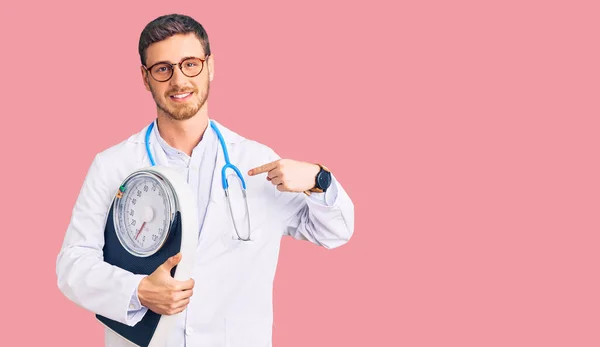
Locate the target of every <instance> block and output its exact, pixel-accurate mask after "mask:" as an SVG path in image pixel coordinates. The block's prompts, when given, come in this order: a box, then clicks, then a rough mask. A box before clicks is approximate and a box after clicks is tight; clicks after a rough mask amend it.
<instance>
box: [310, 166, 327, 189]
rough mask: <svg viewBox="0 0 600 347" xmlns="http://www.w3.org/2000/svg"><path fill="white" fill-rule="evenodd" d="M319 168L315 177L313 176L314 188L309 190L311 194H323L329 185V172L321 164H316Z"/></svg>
mask: <svg viewBox="0 0 600 347" xmlns="http://www.w3.org/2000/svg"><path fill="white" fill-rule="evenodd" d="M317 165H319V167H320V168H321V170H319V173H317V176H315V186H314V187H313V188H312V189H310V191H311V192H315V193H323V192H326V191H327V189H328V188H329V186H330V185H331V171H329V169H327V168H326V167H325V166H323V165H321V164H317Z"/></svg>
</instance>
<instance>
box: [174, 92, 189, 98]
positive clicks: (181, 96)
mask: <svg viewBox="0 0 600 347" xmlns="http://www.w3.org/2000/svg"><path fill="white" fill-rule="evenodd" d="M190 94H191V93H186V94H179V95H173V97H174V98H176V99H182V98H185V97H186V96H188V95H190Z"/></svg>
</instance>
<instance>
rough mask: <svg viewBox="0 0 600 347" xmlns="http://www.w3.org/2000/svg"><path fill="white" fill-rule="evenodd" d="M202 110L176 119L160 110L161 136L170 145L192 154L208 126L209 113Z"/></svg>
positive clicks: (159, 127)
mask: <svg viewBox="0 0 600 347" xmlns="http://www.w3.org/2000/svg"><path fill="white" fill-rule="evenodd" d="M202 111H203V110H201V111H200V112H198V113H197V114H196V115H194V116H193V117H192V118H190V119H186V120H175V119H172V118H170V117H168V116H166V115H164V114H162V113H161V112H159V113H158V117H157V125H158V127H157V128H158V129H157V130H158V132H159V133H160V136H161V137H162V138H163V139H164V140H165V142H167V143H168V144H169V146H171V147H173V148H176V149H177V150H179V151H182V152H184V153H186V154H187V155H189V156H191V155H192V151H193V150H194V148H195V147H196V146H197V145H198V143H200V141H201V140H202V137H203V136H204V132H205V131H206V128H207V127H208V114H207V113H206V112H202Z"/></svg>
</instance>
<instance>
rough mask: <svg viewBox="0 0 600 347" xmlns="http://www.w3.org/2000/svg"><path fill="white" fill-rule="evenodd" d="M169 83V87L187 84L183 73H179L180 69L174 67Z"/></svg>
mask: <svg viewBox="0 0 600 347" xmlns="http://www.w3.org/2000/svg"><path fill="white" fill-rule="evenodd" d="M169 81H170V83H171V85H174V86H181V85H184V84H185V83H186V82H187V76H186V75H184V74H183V72H181V69H180V68H179V66H174V67H173V76H171V79H170V80H169Z"/></svg>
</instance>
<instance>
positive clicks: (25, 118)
mask: <svg viewBox="0 0 600 347" xmlns="http://www.w3.org/2000/svg"><path fill="white" fill-rule="evenodd" d="M597 4H598V3H597V2H595V1H587V2H584V1H562V2H559V1H496V2H495V3H494V4H492V3H491V2H489V1H452V2H450V1H410V2H408V1H405V2H402V3H399V2H395V1H388V2H384V1H366V2H365V1H360V2H358V1H357V2H354V3H353V4H351V2H350V1H316V0H312V1H302V2H295V3H292V2H289V3H284V2H281V1H259V2H252V4H250V2H246V1H236V2H235V3H232V2H230V1H219V2H217V1H191V2H186V1H162V2H158V1H154V2H150V1H144V2H139V3H137V4H135V5H134V4H130V3H129V2H126V1H110V2H109V1H102V2H95V3H88V2H84V1H73V2H72V3H69V4H67V3H65V2H57V1H48V2H42V1H39V2H38V3H37V4H31V3H29V2H24V1H16V2H12V3H10V4H6V3H3V5H2V8H1V10H0V29H1V32H2V43H1V45H0V47H2V49H1V54H0V59H1V64H0V67H1V68H2V75H1V76H2V77H3V78H2V80H1V86H2V87H1V88H2V109H1V115H2V123H3V125H4V126H2V127H1V128H2V130H1V131H2V136H1V137H0V138H1V140H0V141H2V146H1V150H2V156H1V158H2V168H3V170H2V183H3V184H4V187H3V188H2V190H3V201H4V208H3V209H2V211H3V212H2V217H3V218H2V221H3V227H2V230H3V233H2V235H3V239H2V242H1V243H0V244H1V247H2V251H1V252H0V256H1V257H2V264H3V279H2V286H1V287H2V289H1V290H2V299H3V301H2V307H3V309H2V315H3V316H4V319H3V321H4V323H3V325H2V339H7V340H6V341H2V342H1V343H0V344H1V345H3V346H17V345H18V346H39V345H55V344H56V345H57V346H63V347H67V346H91V347H93V346H102V345H103V340H102V328H101V327H100V325H99V324H98V323H97V322H96V321H95V319H94V317H93V315H92V314H91V313H89V312H86V311H84V310H83V309H81V308H79V307H77V306H76V305H74V304H73V303H71V302H70V301H68V300H67V299H66V298H65V297H63V295H62V294H61V293H60V292H59V290H58V288H57V286H56V275H55V260H56V256H57V254H58V251H59V248H60V245H61V243H62V240H63V237H64V232H65V229H66V227H67V224H68V222H69V218H70V213H71V209H72V206H73V203H74V201H75V198H76V196H77V194H78V192H79V188H80V185H81V183H82V180H83V178H84V175H85V173H86V171H87V169H88V167H89V165H90V163H91V160H92V158H93V156H94V154H95V153H96V152H98V151H101V150H103V149H104V148H106V147H108V146H110V145H113V144H115V143H116V142H119V141H121V140H122V139H124V138H126V137H127V136H129V135H130V134H132V133H134V132H137V131H139V129H141V127H143V126H145V125H146V124H147V123H149V122H150V121H151V120H152V119H153V117H154V115H155V108H154V103H153V101H152V98H151V96H150V94H149V93H147V92H146V91H145V89H144V86H143V84H142V81H141V78H140V72H139V58H138V53H137V44H138V38H139V34H140V32H141V30H142V29H143V27H144V25H145V24H146V23H147V22H148V21H150V20H152V19H153V18H155V17H156V16H159V15H162V14H165V13H169V12H183V13H186V14H189V15H192V16H194V17H195V18H196V19H198V20H199V21H200V22H201V23H202V24H203V25H204V26H205V27H206V29H207V30H208V33H209V36H210V40H211V46H212V49H213V51H214V54H215V59H216V66H215V68H216V73H215V81H214V82H213V84H212V88H211V96H210V107H209V110H210V111H209V114H210V116H211V117H213V118H215V119H217V120H219V121H221V122H223V123H225V124H226V125H229V126H231V127H232V128H233V129H234V130H236V131H238V132H240V133H241V134H242V135H244V136H247V137H250V138H253V139H256V140H258V141H260V142H263V143H265V144H267V145H269V146H271V147H273V148H274V149H275V150H276V151H278V152H279V153H280V154H281V155H282V156H284V157H288V158H293V159H298V160H306V161H319V162H322V163H325V164H326V165H328V166H329V167H330V168H331V169H332V170H333V171H334V172H335V173H336V175H337V177H338V178H339V179H340V181H341V182H342V184H343V185H344V186H345V188H346V189H347V191H348V192H349V194H350V195H351V197H352V198H353V199H354V202H355V207H356V230H355V236H354V238H353V239H352V240H351V241H350V243H349V244H347V245H346V246H344V247H342V248H340V249H337V250H334V251H326V250H324V249H320V248H318V247H316V246H312V245H311V244H308V243H303V242H298V241H294V240H291V239H285V240H284V242H283V245H282V253H281V261H280V265H279V270H278V275H277V278H276V283H275V319H276V322H275V328H274V343H275V346H287V347H296V346H461V347H467V346H545V347H550V346H599V345H600V331H599V324H600V315H599V310H600V305H599V299H598V298H599V296H600V281H599V274H598V272H599V270H600V268H599V261H600V259H599V258H600V252H599V251H598V249H599V241H600V237H599V232H600V220H599V217H600V214H599V207H600V206H599V205H600V198H599V197H600V194H599V193H600V192H599V190H600V189H599V188H600V187H599V184H598V182H599V178H600V165H599V164H598V162H599V158H598V155H599V151H598V148H599V145H600V143H599V142H600V137H599V136H598V133H599V130H600V121H599V118H598V117H599V116H600V112H599V111H600V105H599V95H600V90H599V83H600V82H599V81H600V74H599V72H600V71H599V66H600V56H599V55H600V54H599V53H600V50H599V47H600V46H599V43H598V42H599V41H598V40H599V37H598V33H599V32H600V25H599V21H598V13H599V11H598V10H599V8H598V6H597ZM86 123H91V124H93V127H92V128H90V127H89V126H87V125H85V124H86ZM67 126H68V127H69V128H70V129H67ZM51 129H53V130H51ZM14 206H22V207H20V208H14ZM58 317H60V318H58ZM7 323H8V324H7Z"/></svg>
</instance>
